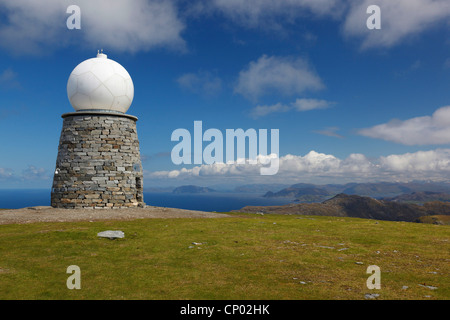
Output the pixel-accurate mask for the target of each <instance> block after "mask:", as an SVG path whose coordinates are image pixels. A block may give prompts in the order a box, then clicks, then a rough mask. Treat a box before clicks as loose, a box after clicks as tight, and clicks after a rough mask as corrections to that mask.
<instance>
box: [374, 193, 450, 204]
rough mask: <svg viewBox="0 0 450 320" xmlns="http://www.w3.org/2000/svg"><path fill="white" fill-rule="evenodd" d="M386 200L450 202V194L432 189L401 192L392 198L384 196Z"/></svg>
mask: <svg viewBox="0 0 450 320" xmlns="http://www.w3.org/2000/svg"><path fill="white" fill-rule="evenodd" d="M382 200H386V201H396V202H417V203H423V202H429V201H444V202H450V194H449V193H443V192H432V191H419V192H413V193H408V194H401V195H399V196H396V197H392V198H383V199H382Z"/></svg>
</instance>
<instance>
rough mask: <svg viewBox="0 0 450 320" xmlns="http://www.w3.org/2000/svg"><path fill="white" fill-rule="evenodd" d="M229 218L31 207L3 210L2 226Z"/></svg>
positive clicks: (153, 209)
mask: <svg viewBox="0 0 450 320" xmlns="http://www.w3.org/2000/svg"><path fill="white" fill-rule="evenodd" d="M223 217H229V215H226V214H220V213H214V212H203V211H193V210H183V209H174V208H162V207H152V206H146V207H145V208H126V209H100V210H99V209H96V210H94V209H56V208H52V207H28V208H23V209H7V210H0V225H2V224H24V223H36V222H68V221H100V220H134V219H149V218H223Z"/></svg>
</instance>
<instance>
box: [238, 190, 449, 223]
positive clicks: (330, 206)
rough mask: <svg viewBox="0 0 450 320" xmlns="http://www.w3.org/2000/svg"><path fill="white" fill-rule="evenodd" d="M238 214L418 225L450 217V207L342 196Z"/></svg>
mask: <svg viewBox="0 0 450 320" xmlns="http://www.w3.org/2000/svg"><path fill="white" fill-rule="evenodd" d="M235 211H236V212H246V213H275V214H298V215H318V216H336V217H355V218H365V219H377V220H389V221H416V220H417V219H419V218H420V217H423V216H431V215H450V203H446V202H439V201H435V202H427V203H425V204H424V205H418V204H408V203H399V202H394V201H383V200H376V199H373V198H370V197H362V196H356V195H346V194H338V195H336V196H335V197H333V198H331V199H329V200H325V201H323V202H322V203H297V204H288V205H283V206H267V207H262V206H247V207H244V208H242V209H240V210H235Z"/></svg>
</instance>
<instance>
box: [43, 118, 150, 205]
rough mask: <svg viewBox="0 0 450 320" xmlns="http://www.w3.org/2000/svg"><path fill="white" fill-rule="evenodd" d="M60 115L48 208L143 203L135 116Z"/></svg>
mask: <svg viewBox="0 0 450 320" xmlns="http://www.w3.org/2000/svg"><path fill="white" fill-rule="evenodd" d="M63 118H64V123H63V128H62V132H61V138H60V142H59V147H58V157H57V160H56V170H55V175H54V179H53V188H52V194H51V205H52V207H56V208H95V209H100V208H123V207H138V206H144V205H145V203H144V199H143V176H142V165H141V159H140V152H139V141H138V137H137V130H136V118H134V119H133V117H131V116H125V115H124V116H121V115H111V114H80V115H77V114H76V113H72V114H70V115H63Z"/></svg>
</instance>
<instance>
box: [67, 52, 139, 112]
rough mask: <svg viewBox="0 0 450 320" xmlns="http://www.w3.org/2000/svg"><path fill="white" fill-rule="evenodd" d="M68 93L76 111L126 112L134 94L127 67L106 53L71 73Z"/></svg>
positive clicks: (81, 64)
mask: <svg viewBox="0 0 450 320" xmlns="http://www.w3.org/2000/svg"><path fill="white" fill-rule="evenodd" d="M67 96H68V97H69V101H70V104H71V105H72V107H73V108H74V109H75V110H76V111H81V110H110V111H118V112H122V113H126V112H127V110H128V108H130V105H131V102H132V101H133V97H134V85H133V81H132V80H131V77H130V75H129V74H128V72H127V70H125V68H124V67H122V66H121V65H120V64H118V63H117V62H115V61H114V60H111V59H108V57H107V55H106V54H103V53H98V54H97V57H96V58H92V59H88V60H86V61H83V62H82V63H80V64H79V65H78V66H77V67H76V68H75V69H73V71H72V73H71V74H70V77H69V81H68V82H67Z"/></svg>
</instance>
